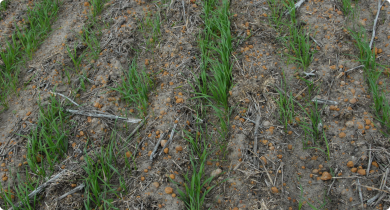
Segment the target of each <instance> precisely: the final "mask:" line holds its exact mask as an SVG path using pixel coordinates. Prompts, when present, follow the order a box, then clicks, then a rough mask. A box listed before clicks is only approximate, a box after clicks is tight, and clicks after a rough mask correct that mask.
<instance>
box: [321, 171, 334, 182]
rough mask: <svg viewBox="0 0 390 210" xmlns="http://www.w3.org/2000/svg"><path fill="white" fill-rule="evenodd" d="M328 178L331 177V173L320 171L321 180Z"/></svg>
mask: <svg viewBox="0 0 390 210" xmlns="http://www.w3.org/2000/svg"><path fill="white" fill-rule="evenodd" d="M329 179H332V175H331V174H330V173H328V172H326V171H325V172H324V173H322V176H321V180H323V181H326V180H329Z"/></svg>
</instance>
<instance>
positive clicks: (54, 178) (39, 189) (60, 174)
mask: <svg viewBox="0 0 390 210" xmlns="http://www.w3.org/2000/svg"><path fill="white" fill-rule="evenodd" d="M65 172H66V170H63V171H61V172H60V173H58V174H57V175H55V176H54V177H53V178H51V179H49V180H48V181H47V182H45V183H43V184H42V185H40V186H39V187H37V189H35V190H34V191H32V192H31V193H30V194H29V195H28V199H32V198H34V197H35V195H37V194H39V193H41V192H42V191H43V190H44V189H45V188H46V187H47V186H49V185H50V183H52V182H54V181H55V180H57V179H58V178H60V177H61V176H62V174H64V173H65ZM22 205H23V203H22V202H19V203H17V204H16V205H15V207H22ZM8 210H13V207H11V208H9V209H8Z"/></svg>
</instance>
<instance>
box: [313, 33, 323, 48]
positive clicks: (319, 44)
mask: <svg viewBox="0 0 390 210" xmlns="http://www.w3.org/2000/svg"><path fill="white" fill-rule="evenodd" d="M310 38H311V39H312V40H313V41H314V42H315V43H316V44H317V45H318V46H320V47H322V44H321V43H319V42H317V40H315V39H314V38H313V37H312V36H310Z"/></svg>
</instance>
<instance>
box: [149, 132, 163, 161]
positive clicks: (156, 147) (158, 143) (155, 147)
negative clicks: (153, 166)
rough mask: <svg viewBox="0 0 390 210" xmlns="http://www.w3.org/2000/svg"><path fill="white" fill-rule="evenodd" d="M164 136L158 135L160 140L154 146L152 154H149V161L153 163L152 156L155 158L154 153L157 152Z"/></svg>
mask: <svg viewBox="0 0 390 210" xmlns="http://www.w3.org/2000/svg"><path fill="white" fill-rule="evenodd" d="M164 136H165V133H162V134H160V139H159V140H158V142H157V143H156V145H154V149H153V152H152V154H150V161H153V158H154V156H156V152H157V149H158V146H159V145H160V143H161V141H162V139H163V138H164Z"/></svg>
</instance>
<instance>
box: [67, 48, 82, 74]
mask: <svg viewBox="0 0 390 210" xmlns="http://www.w3.org/2000/svg"><path fill="white" fill-rule="evenodd" d="M77 48H78V47H77V43H76V42H75V43H74V44H73V49H69V47H68V45H66V51H67V52H68V56H69V58H70V59H71V60H72V62H73V65H74V67H75V69H76V72H77V73H78V72H79V71H80V68H81V61H82V60H83V58H84V55H85V54H84V53H81V54H79V55H78V54H77Z"/></svg>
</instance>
